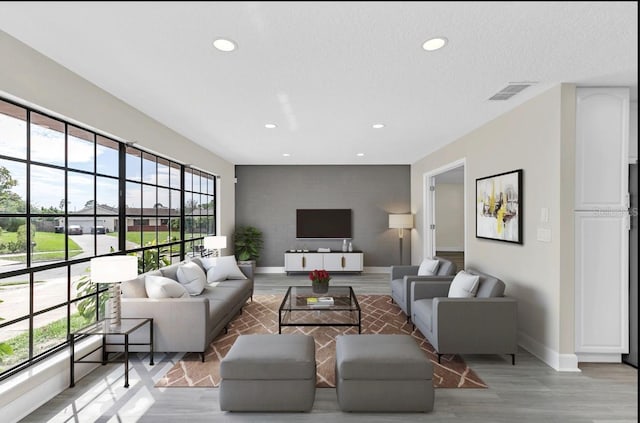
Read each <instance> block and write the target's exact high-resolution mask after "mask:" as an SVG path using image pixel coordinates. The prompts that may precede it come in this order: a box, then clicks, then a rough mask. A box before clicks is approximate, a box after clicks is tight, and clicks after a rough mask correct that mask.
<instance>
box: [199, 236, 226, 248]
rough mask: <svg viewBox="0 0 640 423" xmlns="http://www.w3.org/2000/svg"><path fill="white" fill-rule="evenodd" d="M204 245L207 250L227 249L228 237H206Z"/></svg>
mask: <svg viewBox="0 0 640 423" xmlns="http://www.w3.org/2000/svg"><path fill="white" fill-rule="evenodd" d="M202 245H203V246H204V248H206V249H207V250H220V249H222V248H227V237H226V236H218V235H216V236H205V237H204V240H203V241H202Z"/></svg>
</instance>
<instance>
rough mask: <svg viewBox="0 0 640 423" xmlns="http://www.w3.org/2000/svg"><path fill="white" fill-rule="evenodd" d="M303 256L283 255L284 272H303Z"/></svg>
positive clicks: (296, 254) (300, 254) (295, 254)
mask: <svg viewBox="0 0 640 423" xmlns="http://www.w3.org/2000/svg"><path fill="white" fill-rule="evenodd" d="M303 264H304V254H302V253H285V254H284V270H285V271H286V272H299V271H302V270H303V267H302V266H303Z"/></svg>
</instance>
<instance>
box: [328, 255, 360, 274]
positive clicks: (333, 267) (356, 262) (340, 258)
mask: <svg viewBox="0 0 640 423" xmlns="http://www.w3.org/2000/svg"><path fill="white" fill-rule="evenodd" d="M324 266H325V267H324V268H325V270H327V271H334V272H362V253H325V254H324Z"/></svg>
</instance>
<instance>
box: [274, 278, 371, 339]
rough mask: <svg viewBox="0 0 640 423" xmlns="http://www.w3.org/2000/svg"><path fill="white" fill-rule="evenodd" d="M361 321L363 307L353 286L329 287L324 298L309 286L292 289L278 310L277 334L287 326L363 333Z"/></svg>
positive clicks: (290, 288)
mask: <svg viewBox="0 0 640 423" xmlns="http://www.w3.org/2000/svg"><path fill="white" fill-rule="evenodd" d="M323 298H331V300H330V301H329V300H327V301H322V299H323ZM361 319H362V312H361V310H360V304H358V299H357V298H356V294H355V293H354V292H353V288H352V287H350V286H330V287H329V291H328V292H326V293H324V294H315V293H314V292H313V291H312V290H311V287H310V286H291V287H289V289H287V293H286V294H285V296H284V299H283V300H282V303H280V308H278V333H282V328H283V327H285V326H357V327H358V333H361V330H362V326H361Z"/></svg>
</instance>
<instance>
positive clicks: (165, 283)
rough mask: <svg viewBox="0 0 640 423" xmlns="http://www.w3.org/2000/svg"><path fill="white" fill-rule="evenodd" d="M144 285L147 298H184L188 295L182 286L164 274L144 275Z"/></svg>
mask: <svg viewBox="0 0 640 423" xmlns="http://www.w3.org/2000/svg"><path fill="white" fill-rule="evenodd" d="M144 287H145V290H146V291H147V297H149V298H155V299H161V298H184V297H188V296H189V293H188V292H187V290H186V289H185V288H184V286H182V285H180V284H179V283H178V282H176V281H174V280H173V279H169V278H165V277H164V276H151V275H147V276H145V278H144Z"/></svg>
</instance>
